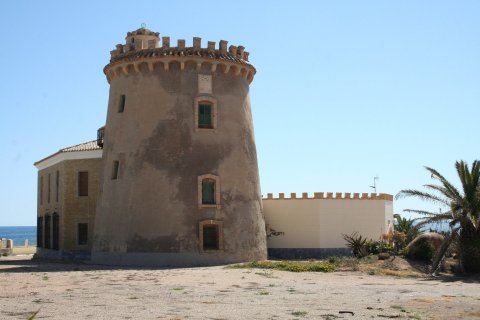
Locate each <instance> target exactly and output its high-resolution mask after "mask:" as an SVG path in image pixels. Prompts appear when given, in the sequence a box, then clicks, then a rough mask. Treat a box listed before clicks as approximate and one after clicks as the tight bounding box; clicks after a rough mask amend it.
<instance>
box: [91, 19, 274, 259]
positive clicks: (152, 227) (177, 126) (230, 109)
mask: <svg viewBox="0 0 480 320" xmlns="http://www.w3.org/2000/svg"><path fill="white" fill-rule="evenodd" d="M159 40H160V39H159V34H158V33H156V32H152V31H150V30H148V29H145V28H141V29H138V30H136V31H133V32H129V33H128V34H127V37H126V44H125V45H121V44H119V45H117V47H116V50H113V51H111V60H110V63H109V64H108V65H107V66H106V67H105V69H104V72H105V75H106V76H107V79H108V82H109V83H110V97H109V103H108V113H107V121H106V126H105V131H104V140H103V159H102V161H103V169H102V170H103V171H102V175H103V177H102V179H101V187H100V189H101V191H100V195H99V200H98V205H97V212H96V219H95V231H94V233H95V235H94V245H93V250H92V261H93V262H95V263H102V264H115V265H157V266H193V265H212V264H223V263H231V262H241V261H250V260H263V259H266V256H267V253H266V251H267V250H266V236H265V222H264V218H263V215H262V203H261V195H260V185H259V175H258V165H257V154H256V148H255V139H254V132H253V122H252V114H251V107H250V98H249V84H250V83H251V82H252V80H253V77H254V75H255V72H256V71H255V68H254V67H253V66H252V65H251V64H250V63H249V62H248V52H246V51H244V47H242V46H238V47H236V46H230V47H229V48H228V49H227V41H223V40H222V41H220V43H219V47H218V48H216V46H215V42H210V41H209V42H208V45H207V47H206V48H205V47H202V45H201V39H200V38H193V46H191V47H187V46H186V43H185V40H178V43H177V46H176V47H172V46H170V38H169V37H163V38H162V44H161V46H160V41H159Z"/></svg>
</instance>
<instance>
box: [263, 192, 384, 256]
mask: <svg viewBox="0 0 480 320" xmlns="http://www.w3.org/2000/svg"><path fill="white" fill-rule="evenodd" d="M263 209H264V213H265V220H266V222H267V230H269V231H270V232H269V237H268V254H269V256H270V257H275V258H288V259H302V258H324V257H327V256H338V255H346V254H349V253H350V249H349V248H346V245H345V240H344V239H343V235H345V234H346V235H351V234H352V233H354V232H357V233H358V234H359V235H362V236H363V237H365V238H368V239H372V240H380V239H381V237H382V235H385V234H387V233H389V232H390V231H392V230H393V196H391V195H389V194H383V193H380V194H376V193H372V194H368V193H362V194H359V193H353V194H351V193H341V192H337V193H335V194H334V193H333V192H328V193H323V192H316V193H314V194H313V196H309V195H308V194H307V193H303V194H302V196H301V197H297V195H296V194H295V193H292V194H290V197H289V198H286V197H285V195H284V194H282V193H281V194H279V196H278V197H274V196H273V195H272V194H271V193H269V194H268V196H267V198H265V199H263Z"/></svg>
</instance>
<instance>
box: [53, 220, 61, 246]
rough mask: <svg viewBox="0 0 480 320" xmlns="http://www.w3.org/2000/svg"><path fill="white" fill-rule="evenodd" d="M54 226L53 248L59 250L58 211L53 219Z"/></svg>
mask: <svg viewBox="0 0 480 320" xmlns="http://www.w3.org/2000/svg"><path fill="white" fill-rule="evenodd" d="M52 227H53V230H52V231H53V232H52V249H53V250H58V249H59V242H60V241H59V240H60V217H59V216H58V213H54V214H53V220H52Z"/></svg>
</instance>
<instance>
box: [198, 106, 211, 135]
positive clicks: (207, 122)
mask: <svg viewBox="0 0 480 320" xmlns="http://www.w3.org/2000/svg"><path fill="white" fill-rule="evenodd" d="M198 127H199V128H207V129H212V128H213V121H212V105H211V104H210V103H200V104H199V105H198Z"/></svg>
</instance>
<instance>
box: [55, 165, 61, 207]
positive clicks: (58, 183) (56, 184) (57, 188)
mask: <svg viewBox="0 0 480 320" xmlns="http://www.w3.org/2000/svg"><path fill="white" fill-rule="evenodd" d="M59 188H60V172H58V171H57V173H56V176H55V201H56V202H58V197H59V192H60V190H59Z"/></svg>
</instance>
